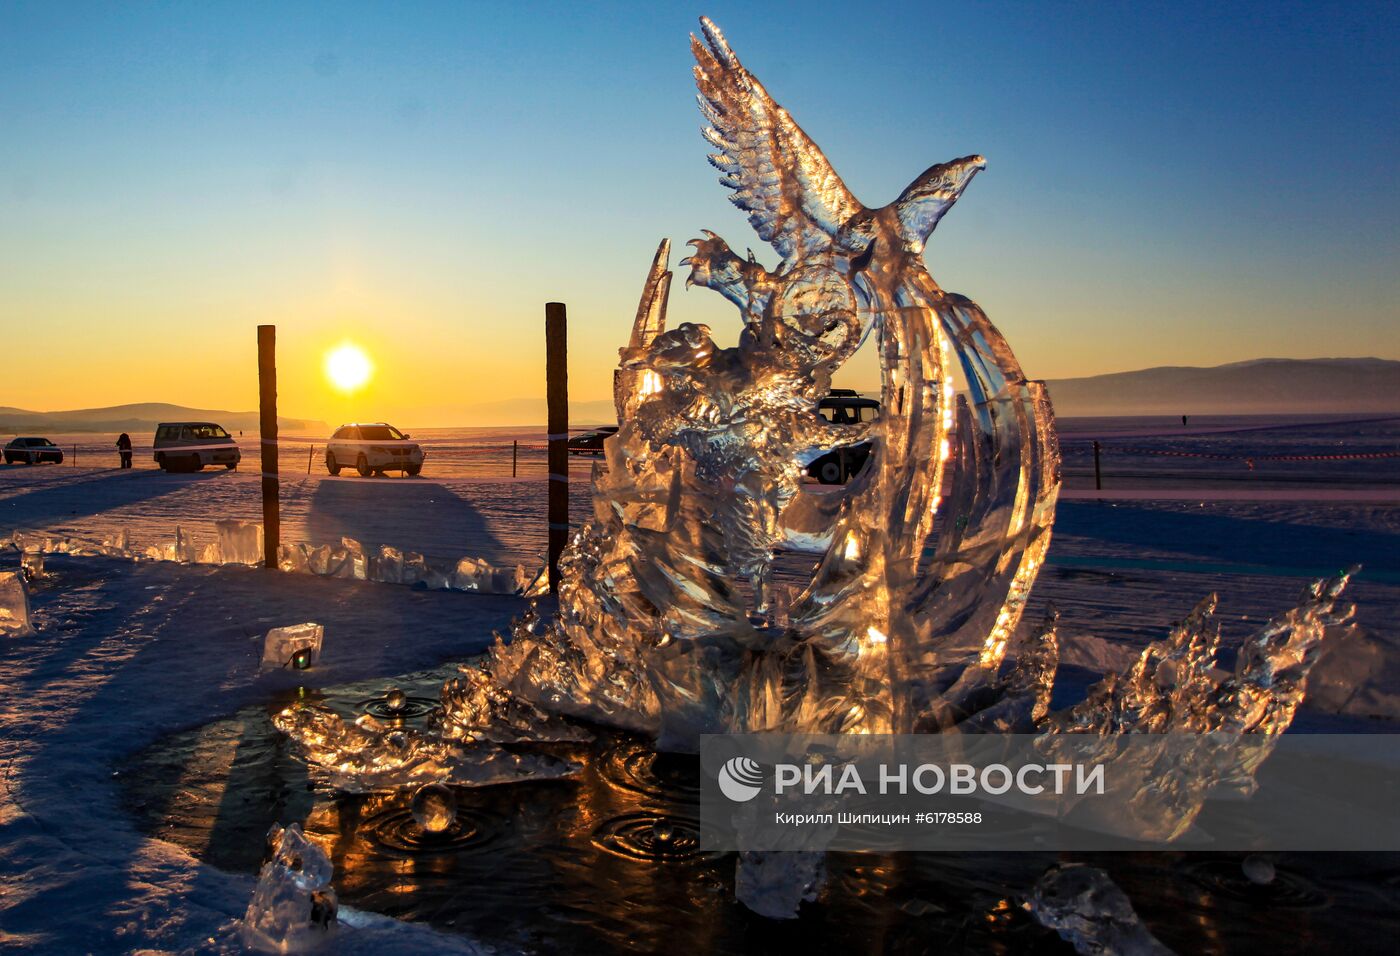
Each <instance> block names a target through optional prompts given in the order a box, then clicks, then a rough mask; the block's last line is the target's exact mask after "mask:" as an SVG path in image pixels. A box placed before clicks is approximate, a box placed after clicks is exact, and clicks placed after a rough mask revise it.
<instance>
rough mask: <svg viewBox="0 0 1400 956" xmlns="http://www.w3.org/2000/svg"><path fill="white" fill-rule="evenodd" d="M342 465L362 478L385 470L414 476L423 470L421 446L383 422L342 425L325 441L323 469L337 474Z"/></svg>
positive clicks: (380, 473) (379, 473)
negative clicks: (351, 469)
mask: <svg viewBox="0 0 1400 956" xmlns="http://www.w3.org/2000/svg"><path fill="white" fill-rule="evenodd" d="M342 468H354V469H355V471H356V472H358V473H359V475H360V477H361V478H368V477H369V476H370V475H382V474H384V472H386V471H401V472H403V473H404V474H406V475H416V474H418V473H419V472H420V471H422V470H423V449H422V448H420V447H419V446H418V443H417V442H413V441H409V440H408V436H407V435H405V434H404V433H403V432H401V431H399V430H398V429H397V428H395V427H394V426H393V425H386V424H384V423H383V422H373V423H370V424H356V425H341V426H340V427H339V428H337V429H336V430H335V434H334V435H332V436H331V437H330V441H328V442H327V443H326V471H328V472H330V473H331V474H332V475H338V474H340V469H342Z"/></svg>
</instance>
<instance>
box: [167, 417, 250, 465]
mask: <svg viewBox="0 0 1400 956" xmlns="http://www.w3.org/2000/svg"><path fill="white" fill-rule="evenodd" d="M153 444H154V449H153V450H154V452H155V454H154V456H153V457H154V458H155V460H156V464H157V465H160V467H161V468H163V469H164V470H166V471H199V470H200V469H201V468H203V467H204V466H205V465H223V466H224V467H225V468H227V469H228V470H229V471H232V470H233V469H235V468H237V467H238V462H239V460H240V459H241V458H242V457H243V456H242V455H241V454H240V453H239V451H238V443H237V442H235V441H234V440H233V437H232V436H231V435H229V433H228V432H226V431H224V429H223V428H222V427H221V426H219V425H215V424H214V423H213V422H161V423H160V424H159V425H157V426H156V440H155V442H154V443H153Z"/></svg>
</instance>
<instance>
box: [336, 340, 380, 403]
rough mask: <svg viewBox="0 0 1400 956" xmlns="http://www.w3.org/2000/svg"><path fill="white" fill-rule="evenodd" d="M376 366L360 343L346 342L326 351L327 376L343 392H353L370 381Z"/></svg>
mask: <svg viewBox="0 0 1400 956" xmlns="http://www.w3.org/2000/svg"><path fill="white" fill-rule="evenodd" d="M373 371H374V366H373V365H372V364H370V360H369V356H368V355H366V354H365V353H364V351H363V350H362V349H361V348H360V347H359V346H358V345H352V344H350V343H349V342H346V343H345V344H344V345H340V346H337V347H336V348H334V349H332V350H331V351H329V352H327V353H326V378H328V379H330V383H331V384H332V385H334V386H335V387H336V388H338V389H340V390H341V391H342V392H353V391H355V390H356V389H357V388H359V387H360V386H362V385H364V384H365V383H366V382H368V381H369V377H370V375H371V373H373Z"/></svg>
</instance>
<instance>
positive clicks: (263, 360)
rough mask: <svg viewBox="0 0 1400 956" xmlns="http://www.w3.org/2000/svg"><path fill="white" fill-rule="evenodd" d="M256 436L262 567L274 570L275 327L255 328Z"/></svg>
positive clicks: (277, 525)
mask: <svg viewBox="0 0 1400 956" xmlns="http://www.w3.org/2000/svg"><path fill="white" fill-rule="evenodd" d="M258 435H259V437H260V438H261V439H262V442H261V447H262V506H263V564H264V565H265V566H266V567H269V568H272V569H273V570H276V568H277V545H278V544H279V543H280V539H281V513H280V512H279V510H278V501H277V326H275V325H260V326H258Z"/></svg>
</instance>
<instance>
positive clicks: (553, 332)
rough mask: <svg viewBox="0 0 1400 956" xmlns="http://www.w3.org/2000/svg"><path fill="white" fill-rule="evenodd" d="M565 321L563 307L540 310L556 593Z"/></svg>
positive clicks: (562, 503) (565, 454) (565, 509)
mask: <svg viewBox="0 0 1400 956" xmlns="http://www.w3.org/2000/svg"><path fill="white" fill-rule="evenodd" d="M568 325H569V320H568V317H567V314H566V313H565V311H564V303H562V302H547V303H545V307H544V343H545V344H544V347H545V364H544V382H545V396H546V398H547V400H548V406H549V414H548V418H549V425H548V431H549V590H550V593H557V592H558V590H559V556H560V555H561V554H563V553H564V543H565V542H566V541H567V540H568V537H569V349H568Z"/></svg>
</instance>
